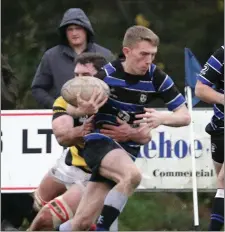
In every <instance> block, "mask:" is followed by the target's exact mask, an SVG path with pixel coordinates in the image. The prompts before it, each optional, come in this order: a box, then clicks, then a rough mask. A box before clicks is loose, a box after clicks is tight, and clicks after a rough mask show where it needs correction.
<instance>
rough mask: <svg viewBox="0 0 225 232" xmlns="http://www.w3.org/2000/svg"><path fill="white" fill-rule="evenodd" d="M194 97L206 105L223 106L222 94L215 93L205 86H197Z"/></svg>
mask: <svg viewBox="0 0 225 232" xmlns="http://www.w3.org/2000/svg"><path fill="white" fill-rule="evenodd" d="M195 95H196V96H197V97H198V98H199V99H200V100H202V101H204V102H206V103H209V104H221V105H224V94H222V93H219V92H217V91H215V90H214V89H212V88H211V87H209V86H207V85H204V84H197V85H196V88H195Z"/></svg>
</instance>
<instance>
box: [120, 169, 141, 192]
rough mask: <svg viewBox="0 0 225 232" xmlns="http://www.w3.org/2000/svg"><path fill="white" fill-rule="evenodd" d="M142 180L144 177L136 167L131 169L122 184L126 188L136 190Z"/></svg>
mask: <svg viewBox="0 0 225 232" xmlns="http://www.w3.org/2000/svg"><path fill="white" fill-rule="evenodd" d="M141 178H142V177H141V173H140V171H139V170H138V169H137V168H136V167H134V168H130V169H129V171H127V173H126V175H125V176H124V178H123V180H122V182H123V184H124V186H127V188H130V189H135V188H137V186H138V185H139V184H140V182H141Z"/></svg>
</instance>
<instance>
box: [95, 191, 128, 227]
mask: <svg viewBox="0 0 225 232" xmlns="http://www.w3.org/2000/svg"><path fill="white" fill-rule="evenodd" d="M127 199H128V197H127V196H125V195H124V194H122V193H120V192H118V191H117V190H114V189H112V190H111V191H110V192H109V193H108V195H107V196H106V198H105V201H104V207H103V210H102V212H101V215H100V216H99V218H98V222H97V228H96V231H108V230H109V228H110V226H111V225H112V224H113V222H114V221H115V220H116V218H118V216H119V214H120V213H121V212H122V210H123V208H124V206H125V205H126V203H127Z"/></svg>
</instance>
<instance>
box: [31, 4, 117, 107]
mask: <svg viewBox="0 0 225 232" xmlns="http://www.w3.org/2000/svg"><path fill="white" fill-rule="evenodd" d="M59 33H60V38H61V41H60V43H59V45H57V46H55V47H53V48H51V49H49V50H47V51H46V52H45V54H44V56H43V57H42V60H41V63H40V64H39V67H38V69H37V71H36V74H35V77H34V80H33V83H32V87H31V88H32V94H33V96H34V98H35V99H36V101H37V102H38V103H39V104H40V105H41V106H42V107H45V108H47V109H51V108H52V105H53V102H54V100H55V99H56V98H57V97H58V96H59V95H60V90H61V87H62V86H63V84H64V83H65V82H66V81H68V80H69V79H70V78H73V77H74V73H73V71H74V59H75V58H76V56H77V55H79V54H80V53H82V52H95V53H100V54H101V55H103V56H104V57H105V58H106V59H107V60H111V59H112V58H113V55H112V53H111V52H110V51H109V50H108V49H106V48H104V47H101V46H100V45H98V44H96V43H94V31H93V28H92V26H91V23H90V21H89V19H88V17H87V16H86V14H85V13H84V12H83V11H82V10H81V9H79V8H71V9H69V10H67V11H66V12H65V14H64V16H63V19H62V21H61V24H60V26H59Z"/></svg>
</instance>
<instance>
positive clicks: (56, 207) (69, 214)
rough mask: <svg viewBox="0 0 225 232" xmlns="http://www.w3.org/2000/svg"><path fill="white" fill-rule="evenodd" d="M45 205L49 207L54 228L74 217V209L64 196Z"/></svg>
mask: <svg viewBox="0 0 225 232" xmlns="http://www.w3.org/2000/svg"><path fill="white" fill-rule="evenodd" d="M45 207H46V208H48V209H49V212H50V214H51V220H52V223H53V227H54V228H56V227H57V226H59V225H60V224H61V223H63V222H66V221H68V220H69V219H71V218H73V215H74V214H73V211H72V210H71V208H70V207H69V206H68V204H67V203H66V202H65V201H64V199H63V198H62V196H60V197H57V198H55V199H54V200H52V201H50V202H49V203H48V204H47V205H46V206H44V208H45Z"/></svg>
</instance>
